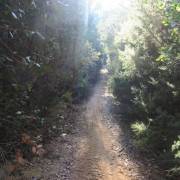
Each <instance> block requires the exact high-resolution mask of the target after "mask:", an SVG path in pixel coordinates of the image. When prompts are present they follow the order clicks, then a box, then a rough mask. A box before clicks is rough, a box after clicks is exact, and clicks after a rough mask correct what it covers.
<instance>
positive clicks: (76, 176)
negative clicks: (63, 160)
mask: <svg viewBox="0 0 180 180" xmlns="http://www.w3.org/2000/svg"><path fill="white" fill-rule="evenodd" d="M105 76H106V70H102V78H101V81H100V82H99V83H98V84H97V86H96V87H95V89H94V93H93V96H92V97H91V98H90V100H89V101H88V103H87V105H86V111H85V112H84V113H83V117H84V118H82V122H81V129H82V130H80V135H79V138H78V142H79V143H78V144H77V147H76V148H77V152H76V154H75V164H74V166H73V173H72V177H71V179H72V180H133V179H138V180H140V179H146V180H147V179H156V178H157V179H158V180H159V179H160V178H159V177H157V176H156V178H153V177H152V172H151V170H150V169H149V168H148V167H146V168H148V169H146V168H145V167H144V165H143V164H142V163H140V162H137V161H134V160H133V159H132V158H131V157H130V156H129V154H127V153H126V152H124V149H125V147H124V144H121V141H120V138H121V137H122V136H123V135H124V134H123V131H122V130H121V129H120V128H119V126H118V125H117V123H114V122H113V121H112V116H111V115H110V113H109V110H108V104H109V103H108V100H109V99H112V96H111V94H109V93H108V91H107V85H106V78H105ZM122 152H123V153H122Z"/></svg>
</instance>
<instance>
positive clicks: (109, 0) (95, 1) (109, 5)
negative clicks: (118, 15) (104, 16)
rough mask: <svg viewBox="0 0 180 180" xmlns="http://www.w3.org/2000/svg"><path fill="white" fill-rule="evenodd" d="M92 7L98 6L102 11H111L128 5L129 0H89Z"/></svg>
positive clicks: (129, 3)
mask: <svg viewBox="0 0 180 180" xmlns="http://www.w3.org/2000/svg"><path fill="white" fill-rule="evenodd" d="M90 2H91V7H92V8H97V7H98V8H100V9H99V10H102V11H111V10H113V9H116V8H118V7H125V8H127V7H129V6H130V5H131V0H90Z"/></svg>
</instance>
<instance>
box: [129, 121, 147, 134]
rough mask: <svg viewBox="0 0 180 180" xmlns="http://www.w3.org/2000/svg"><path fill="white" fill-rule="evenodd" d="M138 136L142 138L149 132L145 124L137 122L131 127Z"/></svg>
mask: <svg viewBox="0 0 180 180" xmlns="http://www.w3.org/2000/svg"><path fill="white" fill-rule="evenodd" d="M131 128H132V130H133V132H134V133H135V134H136V136H142V135H143V134H145V132H146V131H147V126H146V125H145V124H144V123H143V122H135V123H133V124H132V125H131Z"/></svg>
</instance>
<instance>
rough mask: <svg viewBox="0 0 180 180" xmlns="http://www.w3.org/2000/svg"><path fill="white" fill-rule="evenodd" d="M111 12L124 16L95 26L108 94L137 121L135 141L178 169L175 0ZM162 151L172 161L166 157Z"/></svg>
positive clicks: (179, 81)
mask: <svg viewBox="0 0 180 180" xmlns="http://www.w3.org/2000/svg"><path fill="white" fill-rule="evenodd" d="M114 16H117V17H119V19H120V18H121V19H122V18H124V20H121V21H117V20H116V19H113V20H112V22H108V20H107V21H106V22H103V24H104V25H103V24H102V25H101V26H102V27H100V30H101V32H102V33H103V34H102V38H101V39H102V41H103V43H104V44H105V45H104V47H105V50H106V52H107V53H109V69H110V73H111V82H112V83H111V87H112V90H113V93H114V95H115V96H116V97H117V99H118V100H119V101H120V102H121V103H122V104H126V106H127V103H128V105H129V107H130V108H131V113H130V112H128V115H129V116H130V119H131V120H132V118H134V120H135V119H139V122H135V123H133V124H132V126H131V127H132V130H133V132H134V134H135V140H136V143H137V144H138V145H140V146H141V148H144V149H149V150H151V151H152V152H154V154H157V155H161V156H159V157H163V161H164V162H167V165H168V167H169V168H171V167H173V166H176V168H177V166H179V162H178V161H175V160H174V159H173V153H175V157H179V140H178V141H175V142H174V140H175V139H176V137H177V136H178V135H179V129H180V122H179V118H180V116H179V115H180V113H179V105H180V78H179V77H180V55H179V50H180V49H179V47H180V28H179V23H180V13H179V1H177V0H173V1H164V0H155V1H154V0H149V1H137V6H136V8H135V9H133V10H132V12H131V13H129V12H127V13H126V14H124V16H122V15H120V13H118V12H117V13H116V15H114ZM114 16H113V17H114ZM127 19H128V20H127ZM124 21H126V22H124ZM108 23H109V24H108ZM107 24H108V25H109V26H110V27H111V28H112V29H113V32H112V31H111V32H109V31H108V30H107V29H108V28H109V29H111V28H110V27H108V28H107V27H106V26H107ZM111 24H113V25H112V26H111ZM109 38H110V39H111V40H110V41H109ZM122 43H123V48H122V46H121V45H120V44H122ZM147 124H148V126H147ZM173 142H174V143H173ZM172 144H173V146H172ZM171 146H172V149H173V153H172V151H171ZM167 154H170V157H171V160H167V161H166V157H167ZM168 161H171V162H173V163H172V164H171V166H169V164H168V163H169V162H168ZM174 162H175V163H174Z"/></svg>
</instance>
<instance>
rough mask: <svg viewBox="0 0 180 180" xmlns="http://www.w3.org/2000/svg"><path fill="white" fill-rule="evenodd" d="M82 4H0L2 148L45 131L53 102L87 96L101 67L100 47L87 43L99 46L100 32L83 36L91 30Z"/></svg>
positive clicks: (33, 0) (26, 0)
mask: <svg viewBox="0 0 180 180" xmlns="http://www.w3.org/2000/svg"><path fill="white" fill-rule="evenodd" d="M86 6H87V1H84V0H80V1H78V2H76V1H68V2H67V3H61V2H60V1H58V0H54V1H48V0H13V1H12V0H7V1H5V0H1V1H0V24H1V25H0V80H1V83H0V96H1V99H0V108H1V109H0V119H1V120H0V138H1V143H0V144H2V148H5V149H9V147H10V146H11V145H12V144H11V143H9V142H17V141H18V140H19V136H20V134H21V133H22V132H24V131H27V130H32V131H36V130H38V131H43V128H45V127H46V118H45V116H47V112H48V109H49V107H50V106H52V104H53V103H54V102H56V103H57V102H58V101H61V103H65V104H71V103H72V102H74V101H75V100H76V99H78V100H80V99H82V98H84V97H85V96H86V95H87V93H86V91H87V90H88V88H89V87H90V85H91V84H92V83H91V81H95V79H96V78H97V76H98V70H99V68H100V65H101V63H100V61H98V60H99V53H98V51H100V47H99V49H97V48H95V47H93V46H92V45H91V44H92V42H91V41H93V43H94V44H98V41H96V39H95V36H97V37H98V34H97V33H96V32H95V31H94V35H92V36H91V39H90V38H88V36H87V34H88V33H87V29H88V28H89V27H91V30H89V31H92V27H93V26H92V23H90V24H89V27H88V25H87V22H86V19H87V17H86V16H87V12H85V9H86V8H87V7H86ZM72 14H73V16H72ZM87 41H89V45H87V44H88V42H87ZM82 94H83V95H82ZM65 111H66V108H65ZM52 124H53V123H52ZM52 124H51V125H50V124H49V125H48V127H49V128H50V129H52V130H53V128H52V127H51V126H52ZM47 132H48V131H47ZM18 143H19V142H17V144H18ZM13 148H15V147H12V149H10V151H12V150H13Z"/></svg>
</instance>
